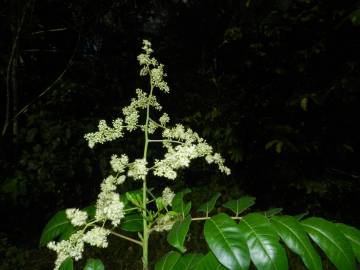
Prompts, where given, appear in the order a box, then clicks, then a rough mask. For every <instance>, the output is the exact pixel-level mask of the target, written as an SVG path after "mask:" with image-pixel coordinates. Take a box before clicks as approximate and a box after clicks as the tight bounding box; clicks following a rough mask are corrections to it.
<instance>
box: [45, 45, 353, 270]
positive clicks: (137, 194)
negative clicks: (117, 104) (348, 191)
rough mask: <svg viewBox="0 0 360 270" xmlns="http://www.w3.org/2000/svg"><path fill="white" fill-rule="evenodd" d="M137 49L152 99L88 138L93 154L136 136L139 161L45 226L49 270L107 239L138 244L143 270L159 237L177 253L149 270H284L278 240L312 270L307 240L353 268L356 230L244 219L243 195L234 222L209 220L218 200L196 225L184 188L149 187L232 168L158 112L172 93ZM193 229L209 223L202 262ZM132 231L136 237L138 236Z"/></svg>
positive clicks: (134, 104) (315, 258)
mask: <svg viewBox="0 0 360 270" xmlns="http://www.w3.org/2000/svg"><path fill="white" fill-rule="evenodd" d="M142 49H143V53H141V54H140V55H139V56H138V61H139V63H140V66H141V70H140V75H141V76H147V77H149V81H150V89H149V91H148V92H145V91H143V90H141V89H137V90H136V95H137V96H136V98H133V99H132V100H131V103H130V104H129V105H128V106H126V107H124V108H123V110H122V113H123V117H122V118H117V119H115V120H113V121H112V124H111V125H108V124H107V123H106V121H105V120H101V121H100V122H99V125H98V130H97V131H96V132H93V133H89V134H86V135H85V139H86V140H87V141H88V144H89V147H90V148H93V147H95V145H97V144H103V143H105V142H109V141H113V140H116V139H119V138H122V137H123V136H125V134H126V133H131V132H134V131H136V130H141V131H142V132H143V136H144V149H143V155H142V157H139V158H136V159H134V160H131V159H130V158H129V156H128V155H126V154H121V155H116V154H114V155H112V156H111V159H110V165H111V168H112V172H111V173H110V174H109V175H108V176H107V177H106V178H105V179H104V180H103V181H102V183H101V185H100V188H101V190H100V193H99V195H98V197H97V200H96V203H95V206H93V207H88V208H85V209H77V208H70V209H66V210H63V211H60V212H58V213H57V214H56V215H54V217H53V218H52V219H51V220H50V221H49V222H48V224H47V225H46V227H45V228H44V231H43V233H42V236H41V239H40V244H41V245H47V246H48V248H49V249H51V250H54V251H55V252H56V253H57V259H56V261H55V268H54V269H55V270H57V269H62V270H64V269H73V261H77V260H79V259H80V258H82V255H83V251H84V247H85V246H86V245H91V246H95V247H99V248H106V247H107V246H108V244H109V243H108V236H109V235H110V234H112V235H115V236H117V237H119V238H121V239H124V240H126V241H129V242H131V243H133V244H136V245H139V246H140V247H141V248H142V268H143V269H149V267H150V266H149V258H148V257H149V255H148V246H149V237H150V235H151V234H152V233H156V232H168V235H167V241H168V243H169V244H170V245H171V246H172V247H173V248H175V249H176V250H177V251H170V252H169V253H167V254H165V255H164V256H163V257H162V258H160V260H159V261H158V262H157V263H156V264H155V266H154V267H155V269H167V270H168V269H198V270H201V269H210V270H211V269H248V268H249V267H250V264H251V263H253V264H254V265H255V267H256V268H257V269H280V270H282V269H288V260H287V255H286V252H285V249H284V247H283V246H282V245H281V244H280V239H281V241H282V242H283V243H284V244H285V245H286V246H287V247H288V248H289V249H290V250H291V251H293V252H294V253H296V254H297V255H299V256H300V257H301V258H302V260H303V262H304V264H305V266H306V267H307V268H308V269H322V264H321V259H320V256H319V255H318V253H317V251H316V249H315V248H314V247H313V245H312V244H311V241H310V239H311V240H313V241H314V242H315V243H316V244H317V245H318V246H319V247H320V248H321V249H322V250H323V251H324V253H325V254H326V255H327V256H328V257H329V259H330V261H331V262H332V263H333V264H334V265H335V266H337V267H338V268H339V269H356V259H357V260H358V261H360V231H359V230H357V229H355V228H354V227H351V226H348V225H344V224H334V223H331V222H329V221H326V220H324V219H321V218H315V217H312V218H307V219H305V220H302V218H303V216H298V217H292V216H279V215H277V214H278V213H276V212H272V213H269V212H265V213H250V214H247V215H241V214H242V213H243V212H244V211H245V210H247V208H249V207H250V206H252V205H253V204H254V201H255V198H253V197H248V196H246V197H242V198H240V199H238V200H231V201H228V202H226V203H225V204H223V207H224V208H226V209H228V210H229V211H231V212H233V214H234V215H233V216H230V215H228V214H226V213H219V214H217V215H215V216H209V214H210V212H211V211H213V209H214V207H215V205H216V202H217V200H218V198H219V196H220V194H215V195H214V196H213V197H212V198H211V199H210V200H209V201H208V202H205V203H203V204H202V205H201V206H200V207H199V208H198V212H203V213H204V214H205V215H204V216H201V217H192V216H191V213H190V212H191V202H185V201H184V196H185V195H186V194H187V193H189V192H190V190H189V189H185V190H183V191H180V192H178V193H176V194H175V193H174V191H172V190H171V189H170V188H169V187H165V188H164V189H163V190H162V191H160V192H159V195H156V193H153V191H152V189H150V188H149V187H148V180H149V178H150V177H151V178H152V177H161V178H165V180H167V181H170V182H169V183H171V181H173V180H174V179H176V177H177V171H178V170H179V169H181V168H186V167H188V166H189V165H190V163H191V161H192V160H193V159H196V158H204V159H205V160H206V162H207V163H209V164H215V165H216V166H217V168H218V169H219V170H220V172H222V173H224V174H230V169H229V168H228V167H226V166H225V164H224V159H223V158H222V157H221V155H220V154H219V153H215V152H214V150H213V148H212V147H211V146H210V145H209V144H208V143H207V142H206V141H205V140H204V139H203V138H201V137H200V136H199V135H198V134H197V133H196V132H194V131H193V130H191V129H190V128H186V127H184V126H183V125H181V124H175V125H170V118H169V116H168V114H167V113H161V111H162V106H161V105H160V104H159V102H158V101H157V98H156V95H155V93H156V91H158V92H163V93H169V86H168V84H167V83H166V81H165V80H164V77H165V73H164V66H163V65H162V64H160V63H158V61H157V60H156V59H155V58H154V57H152V52H153V50H152V48H151V44H150V42H149V41H146V40H144V41H143V47H142ZM153 111H155V113H154V112H153ZM153 144H160V145H161V146H162V149H163V150H164V151H163V152H164V154H163V156H162V157H161V158H157V157H153V156H149V151H148V149H149V147H150V146H151V145H153ZM125 181H136V182H137V183H139V185H140V186H141V189H139V190H136V191H128V192H125V193H122V194H120V193H119V190H121V185H122V184H123V183H124V182H125ZM193 221H205V223H204V236H205V240H206V243H207V245H208V247H209V252H208V253H207V254H206V255H202V254H198V253H196V254H195V253H190V254H186V248H185V247H184V243H185V239H186V235H187V233H188V231H189V229H190V225H191V222H193ZM124 224H126V226H125V225H124ZM129 232H131V233H134V232H135V233H137V237H134V236H130V235H129ZM309 237H310V238H309ZM55 240H57V241H55ZM89 265H91V267H92V268H91V267H90V266H89ZM86 267H88V268H86ZM85 269H104V265H103V263H102V262H101V261H100V260H97V259H90V260H88V263H87V266H85Z"/></svg>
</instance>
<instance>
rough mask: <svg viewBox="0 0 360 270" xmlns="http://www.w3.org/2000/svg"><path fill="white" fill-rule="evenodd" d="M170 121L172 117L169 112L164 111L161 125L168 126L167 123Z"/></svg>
mask: <svg viewBox="0 0 360 270" xmlns="http://www.w3.org/2000/svg"><path fill="white" fill-rule="evenodd" d="M169 121H170V117H169V115H168V114H167V113H163V115H162V116H161V117H160V118H159V122H160V124H161V125H163V126H166V124H167V123H168V122H169Z"/></svg>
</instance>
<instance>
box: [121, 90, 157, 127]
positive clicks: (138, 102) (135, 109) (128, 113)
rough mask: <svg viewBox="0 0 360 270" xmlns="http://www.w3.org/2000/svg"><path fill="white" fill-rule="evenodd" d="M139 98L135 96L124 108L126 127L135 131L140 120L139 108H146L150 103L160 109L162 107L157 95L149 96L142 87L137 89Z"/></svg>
mask: <svg viewBox="0 0 360 270" xmlns="http://www.w3.org/2000/svg"><path fill="white" fill-rule="evenodd" d="M136 94H137V98H136V99H135V98H133V99H132V100H131V103H130V105H129V106H126V107H124V108H123V110H122V111H123V114H124V116H125V123H126V124H127V126H126V129H127V130H128V131H133V130H135V129H136V128H137V127H138V122H139V117H140V113H139V109H145V108H146V107H147V106H148V105H149V106H151V107H154V108H155V109H156V110H158V111H160V110H161V109H162V108H161V106H160V104H159V103H158V102H157V100H156V97H155V96H150V97H149V96H148V95H147V94H146V93H145V92H143V91H142V90H141V89H136Z"/></svg>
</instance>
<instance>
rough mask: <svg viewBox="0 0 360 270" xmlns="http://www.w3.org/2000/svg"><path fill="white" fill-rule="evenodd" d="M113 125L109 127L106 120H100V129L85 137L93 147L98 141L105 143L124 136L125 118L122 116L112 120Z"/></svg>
mask: <svg viewBox="0 0 360 270" xmlns="http://www.w3.org/2000/svg"><path fill="white" fill-rule="evenodd" d="M112 125H113V127H109V126H108V125H107V124H106V121H105V120H100V121H99V125H98V129H99V131H97V132H93V133H88V134H85V136H84V138H85V139H86V140H87V141H88V144H89V147H90V148H93V147H94V145H95V144H96V143H104V142H109V141H113V140H116V139H118V138H121V137H122V136H123V132H122V130H123V127H124V126H123V120H121V119H120V118H118V119H115V120H114V121H113V122H112Z"/></svg>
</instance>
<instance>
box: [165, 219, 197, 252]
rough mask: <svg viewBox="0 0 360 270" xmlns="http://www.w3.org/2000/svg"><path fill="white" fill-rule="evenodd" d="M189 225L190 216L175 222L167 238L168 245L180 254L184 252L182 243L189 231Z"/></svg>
mask: <svg viewBox="0 0 360 270" xmlns="http://www.w3.org/2000/svg"><path fill="white" fill-rule="evenodd" d="M190 223H191V217H190V216H187V217H186V218H184V219H183V220H179V221H177V222H176V223H175V224H174V225H173V227H172V228H171V230H170V232H169V234H168V236H167V241H168V243H169V244H170V245H172V246H173V247H175V248H177V249H178V250H179V251H181V252H182V253H184V252H185V251H186V248H185V247H184V242H185V238H186V235H187V233H188V231H189V227H190Z"/></svg>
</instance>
